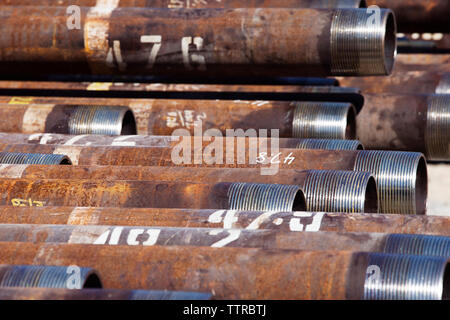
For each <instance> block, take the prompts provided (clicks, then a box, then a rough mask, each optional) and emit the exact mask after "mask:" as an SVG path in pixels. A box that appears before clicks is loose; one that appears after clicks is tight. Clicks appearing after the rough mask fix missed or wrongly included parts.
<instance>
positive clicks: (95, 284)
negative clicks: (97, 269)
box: [83, 273, 103, 289]
mask: <svg viewBox="0 0 450 320" xmlns="http://www.w3.org/2000/svg"><path fill="white" fill-rule="evenodd" d="M102 288H103V285H102V281H101V280H100V278H99V277H98V275H97V274H96V273H91V274H90V275H89V276H88V277H87V278H86V281H85V282H84V285H83V289H102Z"/></svg>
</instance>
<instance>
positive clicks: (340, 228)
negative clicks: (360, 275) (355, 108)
mask: <svg viewBox="0 0 450 320" xmlns="http://www.w3.org/2000/svg"><path fill="white" fill-rule="evenodd" d="M0 223H8V224H68V225H113V226H161V227H180V228H185V227H192V228H233V229H248V230H258V229H269V230H272V229H274V230H279V231H306V232H313V231H332V232H380V233H408V234H415V233H419V234H428V235H441V236H447V237H448V236H450V219H448V218H446V217H439V216H418V215H392V214H357V213H351V214H350V213H324V212H318V213H316V212H273V211H267V212H261V211H235V210H231V211H227V210H193V209H139V208H98V207H97V208H94V207H90V208H82V207H51V206H48V207H10V206H0Z"/></svg>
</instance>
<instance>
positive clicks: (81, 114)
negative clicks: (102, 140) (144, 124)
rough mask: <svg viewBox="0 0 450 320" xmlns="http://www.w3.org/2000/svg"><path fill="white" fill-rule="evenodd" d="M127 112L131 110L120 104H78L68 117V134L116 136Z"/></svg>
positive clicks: (119, 132)
mask: <svg viewBox="0 0 450 320" xmlns="http://www.w3.org/2000/svg"><path fill="white" fill-rule="evenodd" d="M127 112H131V110H130V109H129V108H128V107H121V106H78V107H77V108H76V110H75V111H74V112H73V113H72V115H71V116H70V119H69V134H73V135H81V134H103V135H113V136H118V135H120V134H121V133H122V129H123V128H122V127H123V121H124V118H125V114H126V113H127ZM133 118H134V117H133ZM133 121H134V119H133Z"/></svg>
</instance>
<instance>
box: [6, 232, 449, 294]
mask: <svg viewBox="0 0 450 320" xmlns="http://www.w3.org/2000/svg"><path fill="white" fill-rule="evenodd" d="M0 231H1V232H0V242H33V243H43V242H45V243H66V244H96V245H123V246H144V247H145V246H155V245H158V246H195V247H212V248H223V247H237V248H265V249H269V250H273V249H286V250H303V251H305V250H310V251H333V250H334V251H343V250H350V251H367V252H385V253H395V254H410V255H426V256H433V257H443V258H450V237H442V236H430V235H420V234H413V235H410V234H385V233H361V232H358V233H348V232H346V233H335V232H297V231H295V230H294V231H293V232H280V231H279V230H236V229H210V228H168V227H147V226H136V227H126V226H118V227H113V226H92V225H90V226H89V225H88V226H64V225H34V224H31V225H27V224H2V225H0ZM13 268H16V269H17V268H18V267H13ZM20 268H22V269H23V268H28V269H30V267H20ZM52 268H53V269H54V268H58V267H44V270H47V269H52ZM40 269H42V267H39V270H40ZM59 269H61V268H59ZM63 271H64V272H66V270H65V269H64V270H63ZM8 276H9V274H8ZM8 276H7V275H5V276H4V279H3V281H2V282H1V283H0V285H1V284H3V283H5V284H6V286H9V285H8V282H12V283H11V286H15V285H14V284H16V283H19V282H20V281H21V278H20V277H21V273H20V272H16V274H14V275H11V276H10V277H9V278H12V279H11V280H12V281H8V280H9V278H8ZM56 277H58V278H61V277H60V276H59V275H57V276H56ZM66 278H68V276H67V273H65V274H63V279H62V281H61V280H59V279H58V280H56V281H55V282H56V284H55V287H61V284H62V286H64V285H65V283H66V280H65V279H66ZM86 282H88V280H86ZM49 283H52V281H49ZM17 286H18V285H17ZM43 286H46V283H44V284H43ZM48 286H50V285H48ZM80 288H81V287H80Z"/></svg>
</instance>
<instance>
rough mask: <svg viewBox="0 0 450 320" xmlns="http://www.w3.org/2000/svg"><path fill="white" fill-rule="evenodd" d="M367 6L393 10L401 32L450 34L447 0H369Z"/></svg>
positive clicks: (449, 10) (449, 9) (449, 6)
mask: <svg viewBox="0 0 450 320" xmlns="http://www.w3.org/2000/svg"><path fill="white" fill-rule="evenodd" d="M367 5H368V6H372V5H377V6H379V7H382V8H390V9H392V10H393V11H394V12H395V15H396V17H397V21H398V31H399V32H443V33H448V32H450V26H449V23H448V19H447V17H448V16H449V15H450V3H449V2H448V1H447V0H426V1H424V0H367Z"/></svg>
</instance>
